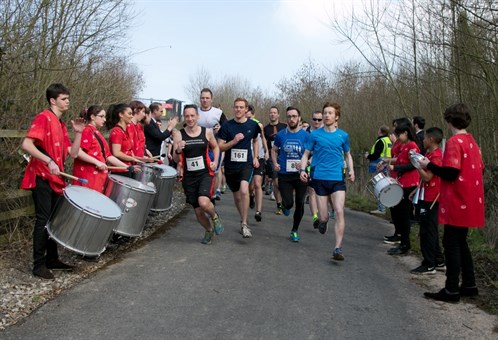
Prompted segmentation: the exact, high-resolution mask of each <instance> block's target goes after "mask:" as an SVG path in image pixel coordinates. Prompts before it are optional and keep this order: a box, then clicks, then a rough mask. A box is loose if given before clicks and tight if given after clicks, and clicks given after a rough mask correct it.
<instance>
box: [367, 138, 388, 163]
mask: <svg viewBox="0 0 498 340" xmlns="http://www.w3.org/2000/svg"><path fill="white" fill-rule="evenodd" d="M380 140H381V141H382V144H384V149H383V150H382V153H381V154H380V156H379V157H380V158H391V147H392V146H393V144H392V142H391V140H390V139H389V136H385V137H382V138H381V139H380ZM375 144H377V141H375V143H374V145H372V149H370V154H373V153H374V151H375Z"/></svg>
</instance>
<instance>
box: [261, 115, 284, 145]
mask: <svg viewBox="0 0 498 340" xmlns="http://www.w3.org/2000/svg"><path fill="white" fill-rule="evenodd" d="M286 127H287V124H285V123H280V122H279V123H278V124H277V125H271V124H268V125H266V126H265V127H264V128H263V133H264V134H265V138H266V143H267V144H268V151H270V150H271V148H272V147H273V141H274V140H275V136H276V134H277V132H279V131H280V130H283V129H285V128H286Z"/></svg>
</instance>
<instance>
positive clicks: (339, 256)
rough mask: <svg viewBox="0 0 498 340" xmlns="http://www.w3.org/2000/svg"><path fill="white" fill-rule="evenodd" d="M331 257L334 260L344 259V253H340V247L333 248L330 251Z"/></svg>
mask: <svg viewBox="0 0 498 340" xmlns="http://www.w3.org/2000/svg"><path fill="white" fill-rule="evenodd" d="M332 259H333V260H336V261H344V255H343V254H342V247H339V248H335V249H334V252H333V253H332Z"/></svg>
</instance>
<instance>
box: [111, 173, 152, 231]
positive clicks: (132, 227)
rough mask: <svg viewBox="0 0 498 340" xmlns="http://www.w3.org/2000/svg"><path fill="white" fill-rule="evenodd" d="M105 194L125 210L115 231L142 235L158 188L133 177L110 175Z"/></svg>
mask: <svg viewBox="0 0 498 340" xmlns="http://www.w3.org/2000/svg"><path fill="white" fill-rule="evenodd" d="M105 195H106V196H108V197H109V198H110V199H111V200H113V201H114V202H116V204H117V205H118V206H119V208H120V209H121V210H122V212H123V216H122V217H121V220H120V221H119V224H118V225H117V227H116V228H115V229H114V232H115V233H116V234H120V235H124V236H131V237H135V236H140V235H141V234H142V231H143V229H144V227H145V222H146V220H147V216H148V214H149V210H150V207H151V206H152V202H153V201H154V196H155V195H156V190H155V189H154V188H152V187H150V186H148V185H145V184H143V183H141V182H139V181H137V180H134V179H131V178H127V177H123V176H119V175H110V176H109V179H108V181H107V185H106V188H105Z"/></svg>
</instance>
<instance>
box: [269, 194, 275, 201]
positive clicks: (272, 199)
mask: <svg viewBox="0 0 498 340" xmlns="http://www.w3.org/2000/svg"><path fill="white" fill-rule="evenodd" d="M270 201H275V195H274V194H273V192H272V193H271V195H270Z"/></svg>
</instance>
